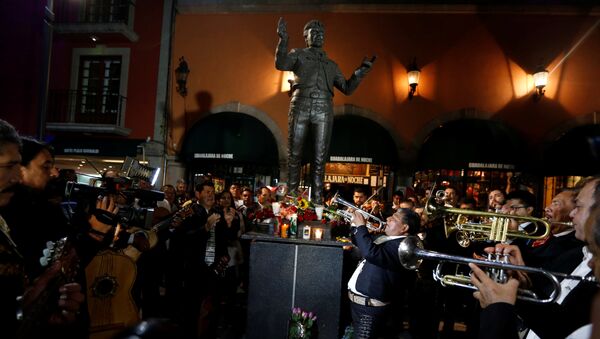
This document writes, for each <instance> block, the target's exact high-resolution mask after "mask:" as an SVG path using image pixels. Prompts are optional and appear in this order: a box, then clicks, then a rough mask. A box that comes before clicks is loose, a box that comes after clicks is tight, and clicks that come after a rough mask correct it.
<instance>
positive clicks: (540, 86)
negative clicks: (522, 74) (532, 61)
mask: <svg viewBox="0 0 600 339" xmlns="http://www.w3.org/2000/svg"><path fill="white" fill-rule="evenodd" d="M533 84H534V85H535V91H536V92H535V95H534V98H535V99H536V100H539V99H540V98H541V97H542V96H543V95H544V93H545V92H546V91H545V90H544V87H546V85H548V70H547V69H545V68H544V67H542V66H538V67H537V68H536V69H535V72H534V73H533Z"/></svg>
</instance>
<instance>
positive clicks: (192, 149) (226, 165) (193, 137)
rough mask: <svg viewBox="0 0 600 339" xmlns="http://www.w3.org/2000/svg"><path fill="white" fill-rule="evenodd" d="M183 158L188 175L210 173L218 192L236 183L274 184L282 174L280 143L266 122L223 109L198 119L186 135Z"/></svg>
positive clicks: (208, 174)
mask: <svg viewBox="0 0 600 339" xmlns="http://www.w3.org/2000/svg"><path fill="white" fill-rule="evenodd" d="M181 157H182V159H183V160H184V161H185V162H186V164H187V165H188V172H189V175H188V178H189V179H194V180H195V181H197V180H198V179H197V178H199V177H204V176H208V177H211V178H212V179H213V181H214V182H215V189H216V190H217V191H219V190H221V189H224V188H225V187H227V186H228V185H230V184H231V183H233V182H237V183H240V184H242V185H246V186H250V187H253V188H254V187H255V186H256V185H257V184H264V185H271V184H273V181H274V180H276V179H277V178H278V176H279V155H278V149H277V143H276V142H275V138H274V136H273V134H272V133H271V131H270V130H269V129H268V128H267V126H265V124H264V123H262V122H261V121H259V120H258V119H256V118H254V117H251V116H249V115H247V114H243V113H236V112H223V113H218V114H212V115H209V116H208V117H206V118H204V119H202V120H200V121H198V122H197V123H196V124H194V126H193V127H192V128H191V129H190V130H189V131H188V133H187V134H186V137H185V140H184V143H183V146H182V151H181Z"/></svg>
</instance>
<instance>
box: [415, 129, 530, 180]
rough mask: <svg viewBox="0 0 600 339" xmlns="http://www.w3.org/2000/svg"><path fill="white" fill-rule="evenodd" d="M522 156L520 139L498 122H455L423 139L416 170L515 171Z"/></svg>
mask: <svg viewBox="0 0 600 339" xmlns="http://www.w3.org/2000/svg"><path fill="white" fill-rule="evenodd" d="M524 153H525V152H524V143H523V142H522V140H521V138H520V137H518V135H517V134H516V132H514V131H513V130H512V129H510V128H508V127H507V126H505V125H504V124H502V123H500V122H498V121H493V120H479V119H463V120H455V121H450V122H447V123H445V124H443V125H442V126H440V127H438V128H436V129H435V130H433V132H431V134H429V136H428V137H427V138H426V139H425V141H424V142H423V145H422V146H421V149H420V151H419V154H418V156H417V168H418V169H420V170H427V169H469V168H473V169H491V170H514V169H519V168H520V167H522V165H523V160H524Z"/></svg>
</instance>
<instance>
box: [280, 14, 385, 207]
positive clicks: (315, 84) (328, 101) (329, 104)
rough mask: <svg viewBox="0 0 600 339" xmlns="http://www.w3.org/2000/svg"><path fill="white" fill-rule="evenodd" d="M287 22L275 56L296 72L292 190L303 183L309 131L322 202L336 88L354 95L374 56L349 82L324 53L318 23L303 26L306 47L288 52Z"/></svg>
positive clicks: (317, 192)
mask: <svg viewBox="0 0 600 339" xmlns="http://www.w3.org/2000/svg"><path fill="white" fill-rule="evenodd" d="M286 26H287V24H286V22H285V20H283V18H280V19H279V23H278V26H277V34H278V35H279V45H278V46H277V51H276V54H275V67H276V68H277V69H278V70H280V71H293V72H294V81H293V83H292V99H291V102H290V111H289V114H288V127H289V133H288V166H289V182H288V185H289V189H290V190H291V191H296V190H297V189H298V184H299V182H300V162H301V159H302V146H303V145H304V139H305V138H306V135H307V132H308V129H309V128H312V131H313V134H314V138H315V139H314V147H315V160H314V164H313V166H312V168H311V170H312V175H313V178H312V181H313V186H312V187H313V190H312V193H313V194H312V195H313V197H312V198H313V201H314V202H315V203H316V204H322V203H323V179H324V177H325V163H326V162H327V159H326V156H327V153H328V151H329V142H330V140H331V129H332V126H333V88H334V87H336V88H337V89H338V90H340V91H341V92H342V93H344V94H346V95H350V94H352V92H354V90H355V89H356V88H357V87H358V85H359V84H360V81H361V80H362V78H363V77H364V76H365V75H366V74H367V73H368V72H369V71H370V70H371V67H372V66H373V62H374V61H375V57H373V58H372V59H369V58H367V57H365V58H364V59H363V61H362V63H361V65H360V67H358V68H357V69H356V70H355V71H354V73H353V74H352V76H351V77H350V79H348V80H346V78H345V77H344V75H343V74H342V72H341V71H340V69H339V67H338V65H337V64H336V63H335V62H333V60H331V59H329V58H328V57H327V54H325V52H324V51H323V43H324V40H325V27H324V26H323V24H322V23H321V22H319V21H317V20H311V21H309V22H308V23H306V25H304V40H305V41H306V45H307V46H308V47H306V48H298V49H292V50H291V51H290V52H289V53H288V34H287V29H286Z"/></svg>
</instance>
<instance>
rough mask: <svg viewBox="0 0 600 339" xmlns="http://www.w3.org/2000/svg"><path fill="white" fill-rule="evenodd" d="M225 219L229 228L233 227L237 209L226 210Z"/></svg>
mask: <svg viewBox="0 0 600 339" xmlns="http://www.w3.org/2000/svg"><path fill="white" fill-rule="evenodd" d="M224 217H225V222H226V223H227V226H229V227H231V223H232V222H233V219H234V218H235V209H234V208H233V207H228V208H227V210H225V213H224Z"/></svg>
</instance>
